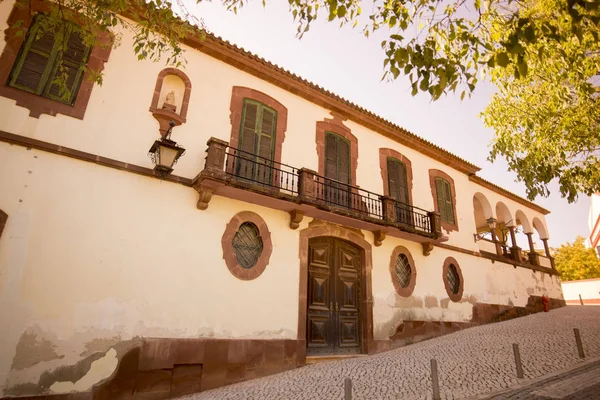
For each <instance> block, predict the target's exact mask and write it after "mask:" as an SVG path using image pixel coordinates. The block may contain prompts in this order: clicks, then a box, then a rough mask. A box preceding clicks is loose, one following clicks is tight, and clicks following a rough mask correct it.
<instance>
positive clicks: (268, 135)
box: [238, 99, 277, 161]
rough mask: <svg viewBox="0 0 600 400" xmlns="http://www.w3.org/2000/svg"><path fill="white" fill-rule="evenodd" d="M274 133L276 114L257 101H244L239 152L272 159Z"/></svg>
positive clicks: (275, 129)
mask: <svg viewBox="0 0 600 400" xmlns="http://www.w3.org/2000/svg"><path fill="white" fill-rule="evenodd" d="M276 131H277V112H276V111H275V110H273V109H272V108H270V107H267V106H265V105H264V104H262V103H259V102H258V101H254V100H251V99H244V105H243V110H242V123H241V127H240V138H239V143H238V147H239V148H240V150H243V151H246V152H248V153H250V154H254V155H256V156H260V157H264V158H266V159H272V158H273V150H274V144H275V132H276ZM263 161H264V160H263Z"/></svg>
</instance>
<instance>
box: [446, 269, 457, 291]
mask: <svg viewBox="0 0 600 400" xmlns="http://www.w3.org/2000/svg"><path fill="white" fill-rule="evenodd" d="M446 279H447V280H448V284H449V286H450V290H451V291H452V293H454V294H458V289H459V288H460V277H459V275H458V271H457V270H456V266H455V265H454V264H450V265H449V266H448V273H447V274H446Z"/></svg>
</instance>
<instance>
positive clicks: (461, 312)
mask: <svg viewBox="0 0 600 400" xmlns="http://www.w3.org/2000/svg"><path fill="white" fill-rule="evenodd" d="M398 245H401V246H404V247H406V248H407V249H408V250H409V251H410V253H411V255H412V257H413V259H414V262H415V268H416V270H417V279H416V286H415V289H414V291H413V294H412V296H410V297H401V296H399V295H398V294H397V293H396V291H395V289H394V286H393V284H392V278H391V275H390V270H389V265H390V255H391V254H392V251H393V250H394V248H395V247H396V246H398ZM446 257H453V258H454V259H455V260H456V261H457V262H458V265H459V267H460V269H461V271H462V276H463V279H464V292H463V297H462V299H461V301H460V302H458V303H456V302H452V301H450V300H449V298H448V294H447V292H446V289H445V287H444V280H443V277H442V266H443V264H444V260H445V259H446ZM372 280H373V298H374V310H373V320H374V321H373V325H374V337H375V339H388V338H389V336H391V335H393V334H394V333H395V332H396V328H397V327H398V325H400V324H401V323H402V321H403V320H409V321H410V320H413V321H453V322H469V321H471V318H472V317H473V305H474V304H475V303H486V304H500V305H507V306H515V307H524V306H526V305H527V302H528V300H529V296H532V295H534V296H542V295H546V296H548V297H550V298H554V299H562V292H561V286H560V281H559V279H558V277H556V276H551V275H548V274H545V273H541V272H535V271H531V270H528V269H524V268H514V267H513V266H512V265H509V264H505V263H492V262H491V261H490V260H488V259H485V258H481V257H476V256H472V255H469V254H464V253H458V252H454V251H448V250H445V249H441V248H437V247H436V248H434V249H433V251H432V252H431V254H430V255H429V256H426V257H425V256H423V253H422V249H421V246H420V245H418V244H416V243H413V242H409V241H404V240H401V239H397V238H389V237H388V239H386V240H385V241H384V242H383V244H382V246H381V247H376V248H374V249H373V272H372Z"/></svg>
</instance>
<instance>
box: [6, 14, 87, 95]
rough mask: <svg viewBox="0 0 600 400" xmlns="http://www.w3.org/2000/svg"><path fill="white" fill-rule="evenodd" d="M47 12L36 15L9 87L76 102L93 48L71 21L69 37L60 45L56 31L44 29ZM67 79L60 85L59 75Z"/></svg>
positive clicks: (68, 28) (68, 27)
mask: <svg viewBox="0 0 600 400" xmlns="http://www.w3.org/2000/svg"><path fill="white" fill-rule="evenodd" d="M43 18H45V17H44V16H43V15H41V14H38V15H36V16H35V17H34V20H33V23H32V24H31V27H30V28H29V30H28V32H27V36H26V37H25V41H24V42H23V46H22V47H21V50H20V52H19V56H18V58H17V61H16V62H15V64H14V66H13V70H12V72H11V75H10V79H9V86H12V87H14V88H17V89H21V90H24V91H27V92H30V93H35V94H37V95H41V96H44V97H48V98H50V99H53V100H57V101H61V102H63V103H67V104H72V103H73V101H74V100H75V98H76V96H77V92H78V90H79V85H80V84H81V79H82V77H83V72H84V69H85V65H86V63H87V60H88V57H89V54H90V48H89V47H88V46H85V44H84V43H83V41H82V40H81V36H80V35H79V34H78V33H76V32H75V31H76V29H75V27H74V25H72V24H70V23H67V33H66V35H67V36H66V40H64V41H63V46H62V48H61V46H59V45H58V41H57V40H56V34H55V33H54V32H43V31H42V24H43ZM60 77H62V78H64V79H62V80H63V82H66V84H65V86H64V87H62V88H61V87H59V85H57V84H56V83H55V82H56V80H57V79H58V78H60Z"/></svg>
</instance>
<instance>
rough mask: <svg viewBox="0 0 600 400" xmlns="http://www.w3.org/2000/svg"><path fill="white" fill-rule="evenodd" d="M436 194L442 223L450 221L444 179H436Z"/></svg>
mask: <svg viewBox="0 0 600 400" xmlns="http://www.w3.org/2000/svg"><path fill="white" fill-rule="evenodd" d="M435 194H436V196H437V199H436V201H437V205H438V211H439V213H440V216H441V218H442V221H448V217H447V216H446V201H445V199H444V180H443V179H442V178H435Z"/></svg>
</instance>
